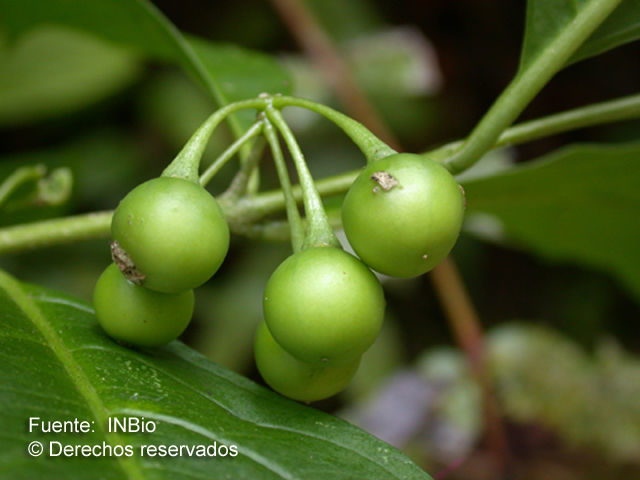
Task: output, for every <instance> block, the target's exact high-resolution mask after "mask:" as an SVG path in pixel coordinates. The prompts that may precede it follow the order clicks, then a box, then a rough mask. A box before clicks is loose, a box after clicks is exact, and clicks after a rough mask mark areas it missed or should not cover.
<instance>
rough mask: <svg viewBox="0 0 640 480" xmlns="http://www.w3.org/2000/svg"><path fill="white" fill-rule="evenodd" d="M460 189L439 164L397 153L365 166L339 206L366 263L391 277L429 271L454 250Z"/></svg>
mask: <svg viewBox="0 0 640 480" xmlns="http://www.w3.org/2000/svg"><path fill="white" fill-rule="evenodd" d="M463 216H464V193H463V191H462V189H461V187H460V186H459V185H458V182H456V180H455V179H454V178H453V176H452V175H451V174H450V173H449V171H448V170H447V169H445V168H444V167H443V166H442V165H440V164H438V163H436V162H433V161H431V160H426V159H424V158H422V157H420V156H419V155H414V154H407V153H402V154H397V155H390V156H389V157H385V158H383V159H382V160H378V161H376V162H373V163H371V164H370V165H368V166H367V167H366V168H365V169H364V170H363V171H362V172H361V173H360V175H358V177H357V178H356V180H355V182H354V183H353V185H352V186H351V188H350V189H349V191H348V192H347V195H346V197H345V199H344V203H343V205H342V223H343V226H344V231H345V234H346V236H347V239H348V240H349V243H350V244H351V246H352V247H353V249H354V250H355V252H356V253H357V254H358V256H359V257H360V258H361V259H362V261H363V262H364V263H366V264H367V265H369V266H370V267H371V268H373V269H374V270H376V271H378V272H380V273H384V274H386V275H391V276H394V277H414V276H417V275H421V274H423V273H425V272H428V271H429V270H431V269H432V268H433V267H435V266H436V265H437V264H438V263H440V262H441V261H442V260H443V259H444V258H445V257H446V256H447V255H448V254H449V252H450V251H451V249H452V248H453V246H454V244H455V242H456V240H457V238H458V235H459V233H460V228H461V226H462V220H463Z"/></svg>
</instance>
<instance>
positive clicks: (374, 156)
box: [273, 96, 398, 162]
mask: <svg viewBox="0 0 640 480" xmlns="http://www.w3.org/2000/svg"><path fill="white" fill-rule="evenodd" d="M273 106H274V108H283V107H301V108H306V109H307V110H311V111H312V112H315V113H317V114H319V115H322V116H323V117H325V118H326V119H327V120H330V121H331V122H333V123H335V124H336V125H337V126H338V127H339V128H340V129H341V130H342V131H343V132H344V133H346V134H347V136H348V137H349V138H350V139H351V140H352V141H353V143H355V144H356V145H357V147H358V148H359V149H360V150H361V151H362V153H364V155H365V157H366V158H367V162H373V161H375V160H379V159H381V158H384V157H388V156H389V155H393V154H394V153H398V152H396V151H395V150H394V149H393V148H391V147H390V146H389V145H387V144H386V143H384V142H383V141H382V140H380V139H379V138H378V137H376V136H375V135H374V134H373V133H371V131H370V130H369V129H367V127H365V126H364V125H362V124H361V123H360V122H357V121H355V120H354V119H353V118H351V117H348V116H346V115H344V114H342V113H340V112H338V111H336V110H334V109H332V108H330V107H327V106H326V105H321V104H319V103H315V102H312V101H310V100H305V99H302V98H295V97H286V96H274V97H273Z"/></svg>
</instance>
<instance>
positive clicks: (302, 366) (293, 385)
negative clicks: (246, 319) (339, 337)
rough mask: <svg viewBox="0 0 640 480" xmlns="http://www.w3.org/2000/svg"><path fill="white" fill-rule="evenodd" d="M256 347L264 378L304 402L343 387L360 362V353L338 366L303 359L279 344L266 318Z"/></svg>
mask: <svg viewBox="0 0 640 480" xmlns="http://www.w3.org/2000/svg"><path fill="white" fill-rule="evenodd" d="M254 351H255V360H256V366H257V367H258V371H259V372H260V375H262V378H263V379H264V381H265V382H266V383H267V384H268V385H269V386H270V387H271V388H273V389H274V390H275V391H276V392H278V393H280V394H282V395H284V396H286V397H289V398H293V399H294V400H300V401H303V402H313V401H316V400H322V399H323V398H327V397H330V396H332V395H335V394H336V393H338V392H340V391H341V390H343V389H344V388H345V387H346V386H347V384H348V383H349V382H350V381H351V379H352V378H353V376H354V375H355V373H356V370H358V365H359V363H360V358H359V357H358V358H356V359H353V360H351V361H350V362H348V363H346V364H344V365H340V366H337V367H331V366H322V365H320V366H316V365H312V364H309V363H305V362H302V361H300V360H298V359H297V358H295V357H293V356H291V355H290V354H289V353H287V352H286V351H285V350H284V349H283V348H282V347H281V346H280V345H278V343H277V342H276V341H275V340H274V339H273V336H272V335H271V333H270V332H269V329H268V328H267V325H266V324H265V323H264V322H262V323H261V324H260V326H259V327H258V331H257V332H256V337H255V343H254Z"/></svg>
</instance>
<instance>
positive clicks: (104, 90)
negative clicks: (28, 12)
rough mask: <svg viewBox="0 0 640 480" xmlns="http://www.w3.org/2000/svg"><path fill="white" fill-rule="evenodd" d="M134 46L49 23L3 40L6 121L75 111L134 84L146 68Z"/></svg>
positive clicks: (1, 114)
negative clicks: (131, 49) (133, 51)
mask: <svg viewBox="0 0 640 480" xmlns="http://www.w3.org/2000/svg"><path fill="white" fill-rule="evenodd" d="M139 67H140V65H139V62H138V61H137V60H136V58H135V57H134V56H133V55H131V53H130V52H125V51H124V50H122V49H120V48H115V47H114V46H112V45H110V44H107V43H105V42H103V41H101V40H99V39H96V38H94V37H92V36H89V35H87V34H84V33H82V32H77V31H73V30H69V29H67V28H61V27H54V26H45V27H40V28H37V29H34V30H31V31H30V32H28V33H27V34H25V35H23V36H21V37H20V38H19V39H18V41H17V42H15V43H13V44H4V45H0V126H5V125H21V124H26V123H32V122H34V121H38V120H42V119H46V118H51V117H55V116H57V115H61V114H65V113H69V112H73V111H75V110H79V109H82V108H84V107H86V106H88V105H91V104H93V103H96V102H98V101H100V100H102V99H103V98H106V97H108V96H109V95H111V94H113V93H115V92H117V91H118V90H120V89H122V88H123V87H125V86H127V85H128V84H130V83H131V82H132V81H133V80H134V79H135V77H136V76H137V75H138V73H139V72H140V68H139Z"/></svg>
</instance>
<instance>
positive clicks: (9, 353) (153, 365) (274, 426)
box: [0, 272, 430, 480]
mask: <svg viewBox="0 0 640 480" xmlns="http://www.w3.org/2000/svg"><path fill="white" fill-rule="evenodd" d="M0 332H2V333H1V334H0V352H1V354H2V361H1V362H0V378H2V383H1V384H0V409H1V411H2V414H3V424H2V432H1V434H0V477H1V478H7V479H9V478H11V479H12V480H20V479H35V478H64V479H67V480H72V479H76V478H77V479H83V480H84V479H88V478H100V479H125V478H127V479H164V478H166V479H176V478H193V479H199V478H201V479H211V478H216V479H222V478H230V479H234V480H240V479H250V480H259V479H300V480H313V479H319V480H320V479H321V480H325V479H327V478H331V479H338V480H340V479H345V480H346V479H352V480H361V479H368V480H373V479H403V480H408V479H424V480H428V479H429V478H430V477H429V476H428V475H427V474H426V473H424V472H423V471H422V470H421V469H420V468H419V467H418V466H416V465H415V464H414V463H412V462H411V461H410V460H409V459H408V458H407V457H405V456H404V455H403V454H402V453H400V452H399V451H398V450H396V449H395V448H393V447H391V446H389V445H387V444H385V443H383V442H381V441H380V440H378V439H376V438H375V437H372V436H371V435H368V434H367V433H365V432H363V431H362V430H359V429H358V428H356V427H354V426H352V425H350V424H348V423H346V422H344V421H342V420H339V419H337V418H334V417H332V416H330V415H327V414H324V413H321V412H318V411H316V410H314V409H312V408H309V407H305V406H303V405H300V404H297V403H295V402H293V401H289V400H287V399H285V398H283V397H280V396H279V395H276V394H274V393H273V392H271V391H269V390H267V389H265V388H263V387H260V386H258V385H256V384H254V383H253V382H251V381H250V380H248V379H246V378H244V377H241V376H239V375H236V374H234V373H232V372H230V371H227V370H225V369H223V368H221V367H219V366H218V365H216V364H214V363H212V362H210V361H209V360H207V359H205V358H204V357H202V356H200V355H198V354H197V353H195V352H194V351H193V350H190V349H189V348H187V347H185V346H184V345H182V344H181V343H179V342H173V343H172V344H171V345H169V346H167V347H165V348H161V349H157V350H145V351H134V350H131V349H128V348H125V347H122V346H120V345H118V344H116V343H114V342H113V341H111V340H110V339H109V338H107V337H106V336H105V335H104V334H103V333H102V332H101V330H100V328H99V327H98V325H97V323H96V321H95V317H94V315H93V311H92V309H91V308H90V307H89V306H88V305H86V304H84V303H80V302H78V301H76V300H74V299H72V298H69V297H67V296H64V295H60V294H57V293H54V292H52V291H49V290H45V289H42V288H39V287H30V286H24V285H21V284H19V283H18V282H17V281H16V280H14V279H13V278H11V277H10V276H8V275H7V274H5V273H2V272H0ZM114 416H116V417H122V416H133V417H137V418H141V417H144V419H145V420H152V421H153V422H155V423H156V425H157V429H156V431H155V432H154V433H128V434H123V433H118V432H111V433H109V432H106V426H107V419H108V418H110V417H114ZM30 417H40V418H41V419H42V420H51V421H53V420H73V419H74V418H77V419H78V420H87V421H89V422H94V423H92V424H91V425H92V429H93V431H92V432H89V433H84V434H69V433H57V434H41V433H37V432H31V433H29V431H28V428H27V425H28V424H29V423H28V421H29V418H30ZM33 441H40V442H42V443H43V444H44V451H45V453H44V454H43V455H42V456H40V457H38V458H33V457H30V456H28V455H27V454H26V453H25V452H26V448H27V445H28V444H29V443H30V442H33ZM52 441H53V442H60V443H62V444H65V445H81V444H88V445H100V446H102V445H103V442H106V444H109V445H117V444H122V445H130V446H131V447H132V448H133V450H134V452H135V453H134V455H133V456H131V457H120V458H116V457H91V458H86V457H82V456H74V457H71V458H61V457H56V458H50V457H49V456H48V454H47V453H48V452H49V451H50V450H49V446H50V444H49V442H52ZM214 443H215V444H217V446H218V447H219V446H220V445H222V444H224V445H226V446H228V447H231V446H232V445H235V446H237V449H238V452H239V455H238V456H236V457H230V456H226V457H224V458H221V457H216V458H213V457H209V458H207V457H204V458H200V457H196V456H192V457H188V456H182V457H158V456H156V457H147V456H141V455H140V454H139V451H140V448H141V445H149V444H151V445H213V444H214ZM54 447H55V445H54Z"/></svg>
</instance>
